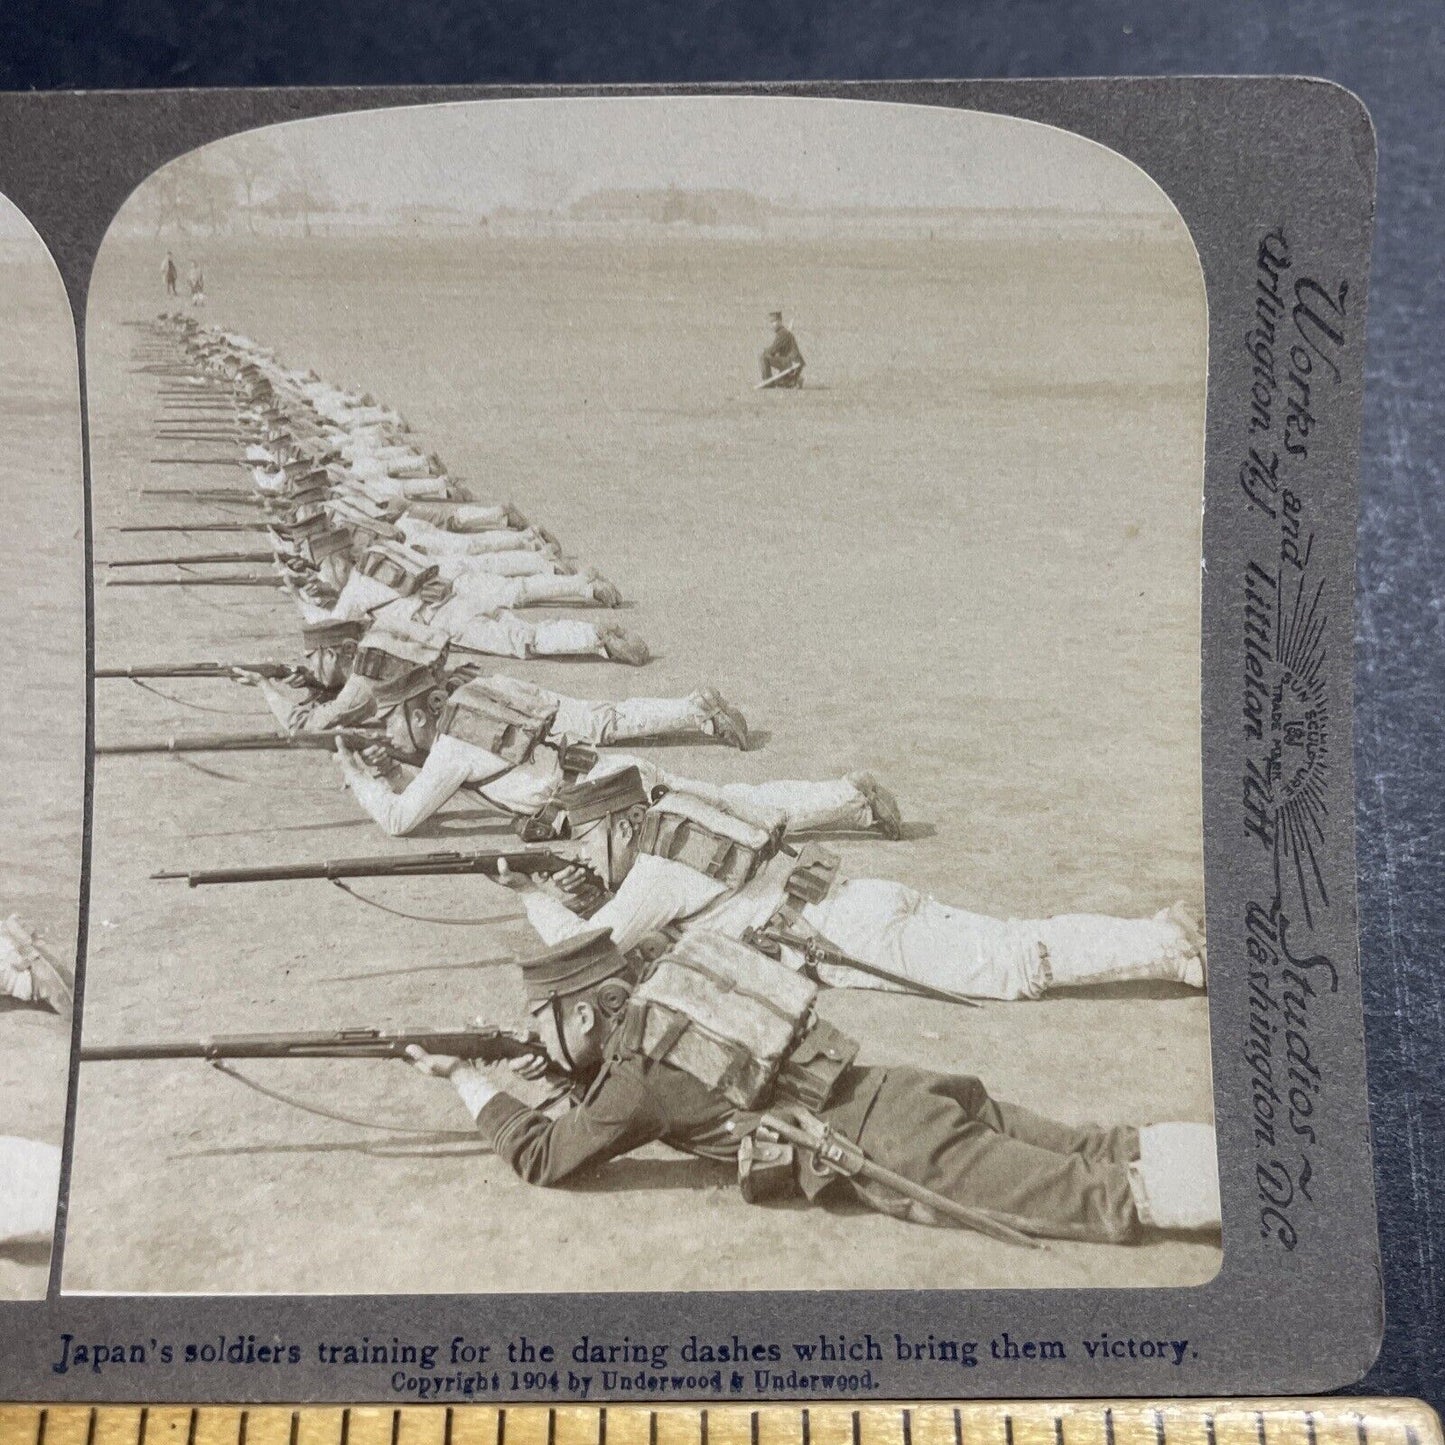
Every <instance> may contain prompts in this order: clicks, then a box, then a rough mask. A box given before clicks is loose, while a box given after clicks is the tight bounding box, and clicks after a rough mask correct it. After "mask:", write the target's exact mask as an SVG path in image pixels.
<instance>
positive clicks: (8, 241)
mask: <svg viewBox="0 0 1445 1445" xmlns="http://www.w3.org/2000/svg"><path fill="white" fill-rule="evenodd" d="M0 335H3V338H4V344H3V346H0V492H3V494H4V496H5V500H6V507H7V512H8V516H9V521H10V527H11V546H10V548H9V552H8V556H7V558H6V562H5V566H4V567H3V568H0V609H3V614H4V620H3V625H0V685H3V690H4V696H5V697H6V699H7V708H6V714H5V728H4V733H3V740H0V749H3V754H4V756H3V762H4V766H3V767H0V813H3V816H4V818H5V828H4V831H3V834H0V839H3V841H0V880H3V882H0V1301H4V1300H32V1299H43V1298H44V1297H45V1292H46V1286H47V1284H48V1282H49V1278H50V1254H51V1241H52V1236H53V1234H54V1232H55V1209H56V1198H57V1190H58V1188H59V1184H60V1172H61V1171H60V1161H61V1142H62V1137H63V1135H64V1132H65V1103H66V1093H67V1090H68V1088H69V1084H70V1037H71V1007H72V1002H73V995H74V991H75V949H76V926H77V923H78V921H79V909H80V850H81V811H82V802H83V798H84V787H85V540H84V535H83V527H84V504H85V498H84V484H83V480H82V472H81V439H80V377H79V373H78V371H77V368H76V355H75V325H74V322H73V320H72V319H71V310H70V301H69V299H68V298H67V296H66V294H65V286H64V283H63V282H62V281H61V279H60V272H59V271H58V270H56V267H55V262H54V261H53V260H52V259H51V256H50V252H49V251H48V250H47V249H46V246H45V243H44V242H43V241H42V240H41V239H40V237H39V236H38V235H37V234H36V233H35V231H34V229H33V228H32V227H31V225H30V223H29V222H28V221H27V220H26V219H25V217H24V216H23V215H21V213H20V211H19V210H17V209H16V207H15V206H14V205H13V204H12V203H11V202H10V201H9V200H8V199H6V198H5V197H4V196H0Z"/></svg>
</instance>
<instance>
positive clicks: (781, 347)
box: [758, 311, 804, 387]
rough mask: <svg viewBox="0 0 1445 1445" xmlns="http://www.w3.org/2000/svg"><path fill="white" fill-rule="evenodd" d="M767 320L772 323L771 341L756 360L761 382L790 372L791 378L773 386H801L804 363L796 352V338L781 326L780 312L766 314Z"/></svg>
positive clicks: (799, 352)
mask: <svg viewBox="0 0 1445 1445" xmlns="http://www.w3.org/2000/svg"><path fill="white" fill-rule="evenodd" d="M768 320H769V321H771V322H772V323H773V339H772V341H771V342H770V343H769V345H768V349H767V350H766V351H764V352H763V354H762V356H761V357H759V358H758V361H759V365H760V367H761V370H762V375H763V380H764V381H772V379H773V377H775V376H779V375H781V374H782V373H783V372H787V371H791V372H792V375H791V376H786V377H783V379H782V380H781V381H778V382H776V383H775V385H777V386H789V387H792V386H802V384H803V365H804V362H803V353H802V352H801V351H799V350H798V339H797V337H795V336H794V335H793V333H792V332H791V331H789V330H788V328H787V327H786V326H784V325H783V313H782V312H781V311H770V312H768Z"/></svg>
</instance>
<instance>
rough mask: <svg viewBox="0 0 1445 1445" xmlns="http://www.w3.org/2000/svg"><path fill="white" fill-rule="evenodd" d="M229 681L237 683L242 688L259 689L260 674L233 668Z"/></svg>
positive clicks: (241, 668)
mask: <svg viewBox="0 0 1445 1445" xmlns="http://www.w3.org/2000/svg"><path fill="white" fill-rule="evenodd" d="M231 681H232V682H239V683H240V684H241V686H242V687H260V686H261V674H260V673H259V672H249V671H248V670H247V669H246V668H244V667H233V668H232V669H231Z"/></svg>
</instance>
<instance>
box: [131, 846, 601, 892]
mask: <svg viewBox="0 0 1445 1445" xmlns="http://www.w3.org/2000/svg"><path fill="white" fill-rule="evenodd" d="M575 862H576V860H575V859H572V858H567V857H564V856H563V855H562V854H560V853H554V852H553V851H552V850H551V849H550V848H484V849H479V850H477V851H476V852H472V853H460V852H445V853H411V854H403V855H401V856H399V857H398V856H397V855H395V854H386V855H382V856H380V857H368V858H332V859H328V860H326V861H325V862H322V863H272V864H265V865H262V866H259V867H256V868H206V869H197V870H195V871H193V872H186V871H184V870H177V871H174V872H161V873H152V874H151V877H152V878H155V879H179V878H184V879H185V881H186V884H187V886H188V887H191V888H199V887H201V886H203V885H205V884H210V883H294V882H302V881H305V880H309V879H318V878H319V879H332V878H420V877H426V876H430V875H445V874H453V875H459V876H477V875H480V876H482V877H491V878H494V877H496V876H497V874H498V873H499V872H500V871H502V865H503V864H505V865H506V871H507V872H509V873H520V874H531V875H534V876H536V875H545V874H548V873H558V872H560V871H561V870H562V869H564V868H570V867H572V865H573V864H574V863H575Z"/></svg>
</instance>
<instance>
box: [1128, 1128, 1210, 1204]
mask: <svg viewBox="0 0 1445 1445" xmlns="http://www.w3.org/2000/svg"><path fill="white" fill-rule="evenodd" d="M1129 1192H1130V1193H1131V1194H1132V1195H1133V1196H1134V1209H1135V1212H1136V1213H1137V1214H1138V1216H1139V1222H1140V1223H1141V1224H1143V1225H1146V1226H1148V1227H1149V1228H1152V1229H1170V1230H1203V1229H1218V1228H1219V1227H1220V1217H1219V1216H1220V1209H1219V1154H1218V1149H1217V1146H1216V1143H1215V1138H1214V1128H1213V1126H1212V1125H1210V1124H1146V1125H1144V1126H1143V1127H1142V1128H1141V1129H1140V1130H1139V1157H1138V1159H1137V1160H1135V1162H1134V1163H1132V1164H1131V1165H1130V1166H1129Z"/></svg>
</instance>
